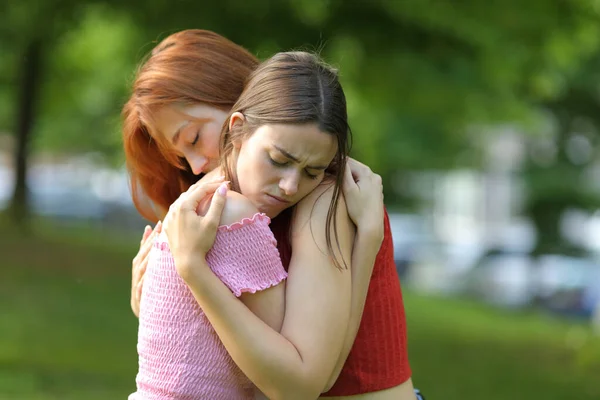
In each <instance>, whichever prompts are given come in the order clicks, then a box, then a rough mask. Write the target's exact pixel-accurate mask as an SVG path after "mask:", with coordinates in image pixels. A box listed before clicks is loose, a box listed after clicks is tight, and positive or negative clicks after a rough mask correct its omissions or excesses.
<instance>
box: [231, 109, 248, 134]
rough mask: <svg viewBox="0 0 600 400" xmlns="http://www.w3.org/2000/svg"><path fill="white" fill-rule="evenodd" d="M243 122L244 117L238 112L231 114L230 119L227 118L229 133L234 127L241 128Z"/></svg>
mask: <svg viewBox="0 0 600 400" xmlns="http://www.w3.org/2000/svg"><path fill="white" fill-rule="evenodd" d="M245 121H246V117H245V116H244V114H242V113H241V112H238V111H236V112H234V113H233V114H231V117H229V130H230V131H231V130H232V129H233V128H234V127H241V126H242V125H244V122H245Z"/></svg>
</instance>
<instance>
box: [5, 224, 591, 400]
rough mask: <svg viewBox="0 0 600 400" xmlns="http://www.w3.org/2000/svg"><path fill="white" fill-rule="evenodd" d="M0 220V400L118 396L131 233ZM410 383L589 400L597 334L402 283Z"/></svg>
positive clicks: (132, 354)
mask: <svg viewBox="0 0 600 400" xmlns="http://www.w3.org/2000/svg"><path fill="white" fill-rule="evenodd" d="M35 226H36V228H35V230H34V232H33V234H30V235H24V234H18V233H15V231H13V230H10V229H8V228H6V227H2V226H1V225H0V254H1V257H2V263H1V264H0V399H11V400H25V399H26V400H51V399H52V400H54V399H64V400H70V399H89V400H95V399H124V398H126V397H127V395H128V394H129V393H131V392H132V391H133V390H134V386H135V383H134V378H135V373H136V369H137V358H136V349H135V345H136V328H137V322H136V319H135V318H134V317H133V315H132V313H131V311H130V309H129V285H130V277H131V275H130V274H131V272H130V265H131V257H132V256H133V255H134V252H135V249H136V242H137V239H136V238H132V237H128V236H127V235H122V234H116V233H114V232H106V231H104V232H101V231H94V230H92V229H90V228H88V227H85V226H79V227H70V228H65V227H63V228H57V227H56V226H53V225H51V224H47V223H45V222H40V223H36V225H35ZM405 302H406V309H407V317H408V326H409V338H410V340H409V341H410V343H409V352H410V358H411V364H412V369H413V379H414V382H415V385H416V386H418V387H419V388H421V389H422V390H423V392H424V393H425V394H427V396H428V398H429V399H445V400H453V399H457V400H458V399H461V400H469V399H474V400H475V399H477V400H479V399H486V400H500V399H502V400H505V399H511V400H512V399H544V400H554V399H556V400H558V399H561V400H562V399H571V398H577V399H583V400H587V399H589V400H591V399H598V398H600V339H598V338H597V337H594V336H592V334H591V332H590V330H589V329H588V328H587V327H586V326H585V325H582V324H581V323H575V322H566V321H561V320H558V319H554V318H550V317H548V316H544V315H539V314H537V313H533V312H518V313H517V312H508V311H501V310H497V309H494V308H490V307H487V306H484V305H480V304H476V303H473V302H468V301H461V300H455V299H444V298H435V297H428V296H423V295H419V294H417V293H412V292H410V291H407V292H406V293H405Z"/></svg>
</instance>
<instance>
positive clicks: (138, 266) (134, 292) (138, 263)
mask: <svg viewBox="0 0 600 400" xmlns="http://www.w3.org/2000/svg"><path fill="white" fill-rule="evenodd" d="M161 229H162V223H161V221H158V223H157V224H156V226H155V227H154V229H152V228H151V227H150V225H146V228H145V229H144V234H143V235H142V240H141V241H140V249H139V250H138V253H137V254H136V255H135V257H134V258H133V260H132V261H131V310H132V311H133V313H134V314H135V316H136V317H139V316H140V298H141V297H142V287H143V285H144V275H145V274H146V267H147V266H148V257H149V255H150V249H151V248H152V243H153V242H154V239H155V238H156V236H158V235H159V234H160V232H161Z"/></svg>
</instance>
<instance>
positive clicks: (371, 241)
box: [323, 159, 384, 392]
mask: <svg viewBox="0 0 600 400" xmlns="http://www.w3.org/2000/svg"><path fill="white" fill-rule="evenodd" d="M343 188H344V197H345V198H346V204H347V207H348V214H349V215H350V217H351V218H352V221H354V223H355V224H356V227H357V232H356V238H355V240H354V247H353V250H352V303H351V313H350V321H349V322H348V329H347V331H346V336H345V337H344V345H343V347H342V351H341V353H340V357H339V359H338V362H337V364H336V366H335V369H334V371H333V373H332V375H331V377H330V378H329V381H328V382H327V386H326V387H325V390H324V391H323V392H326V391H328V390H329V389H331V387H332V386H333V385H334V384H335V382H336V381H337V379H338V377H339V375H340V372H341V371H342V368H343V367H344V364H345V363H346V359H347V358H348V355H349V354H350V350H351V349H352V346H353V345H354V340H355V339H356V335H357V333H358V329H359V327H360V321H361V320H362V315H363V311H364V308H365V302H366V300H367V293H368V291H369V284H370V282H371V275H372V273H373V267H374V264H375V259H376V258H377V254H378V252H379V249H380V247H381V242H382V241H383V219H384V217H383V187H382V183H381V177H380V176H379V175H377V174H374V173H373V171H371V169H370V168H369V167H367V166H366V165H364V164H362V163H360V162H358V161H356V160H353V159H349V160H348V165H347V168H346V175H345V176H344V186H343ZM365 210H366V211H367V212H365Z"/></svg>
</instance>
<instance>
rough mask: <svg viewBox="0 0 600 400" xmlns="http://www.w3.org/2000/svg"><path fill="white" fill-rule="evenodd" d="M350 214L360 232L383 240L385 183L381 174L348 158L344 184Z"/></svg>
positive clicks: (379, 241) (378, 240)
mask: <svg viewBox="0 0 600 400" xmlns="http://www.w3.org/2000/svg"><path fill="white" fill-rule="evenodd" d="M343 192H344V198H345V199H346V206H347V208H348V215H349V216H350V218H351V219H352V221H353V222H354V224H355V225H356V228H357V231H358V232H359V233H361V232H366V233H367V234H368V235H369V236H371V237H373V239H374V240H375V241H376V242H378V244H379V245H380V244H381V242H382V241H383V214H384V208H383V185H382V183H381V176H379V175H377V174H376V173H374V172H373V171H371V168H369V167H368V166H366V165H365V164H363V163H361V162H359V161H356V160H354V159H352V158H348V162H347V163H346V172H345V175H344V185H343Z"/></svg>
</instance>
